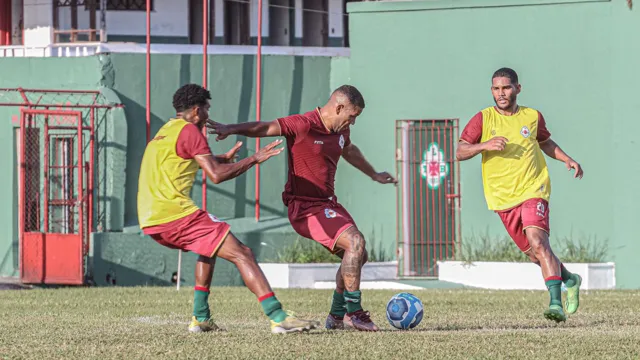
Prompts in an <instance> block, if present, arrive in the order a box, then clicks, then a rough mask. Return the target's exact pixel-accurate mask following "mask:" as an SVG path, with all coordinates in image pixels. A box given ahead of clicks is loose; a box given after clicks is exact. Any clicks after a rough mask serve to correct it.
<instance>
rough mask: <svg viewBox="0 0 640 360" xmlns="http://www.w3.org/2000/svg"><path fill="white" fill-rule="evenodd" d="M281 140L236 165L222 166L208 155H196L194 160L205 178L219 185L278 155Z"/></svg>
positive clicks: (280, 149) (280, 150)
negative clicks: (205, 175)
mask: <svg viewBox="0 0 640 360" xmlns="http://www.w3.org/2000/svg"><path fill="white" fill-rule="evenodd" d="M281 143H282V140H276V141H274V142H272V143H271V144H269V145H267V146H265V147H263V148H262V149H260V150H258V152H256V153H255V154H253V155H252V156H249V157H248V158H244V159H242V160H240V161H238V162H237V163H231V164H222V163H220V162H218V161H217V160H216V159H215V157H214V156H212V155H211V154H208V155H196V156H195V159H196V161H197V162H198V164H199V165H200V167H201V168H202V171H204V172H205V174H207V177H208V178H209V179H211V181H213V183H214V184H219V183H221V182H223V181H227V180H230V179H233V178H235V177H237V176H238V175H241V174H242V173H244V172H246V171H247V170H249V169H251V167H253V166H254V165H255V164H261V163H263V162H265V161H267V160H268V159H269V158H271V157H272V156H276V155H278V154H280V153H281V152H282V150H283V148H276V146H278V145H280V144H281Z"/></svg>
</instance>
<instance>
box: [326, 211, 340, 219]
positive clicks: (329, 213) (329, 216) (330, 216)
mask: <svg viewBox="0 0 640 360" xmlns="http://www.w3.org/2000/svg"><path fill="white" fill-rule="evenodd" d="M336 215H338V214H336V212H335V211H333V210H331V209H324V216H326V217H327V219H333V218H334V217H336Z"/></svg>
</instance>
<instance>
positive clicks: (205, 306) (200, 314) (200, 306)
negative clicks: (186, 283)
mask: <svg viewBox="0 0 640 360" xmlns="http://www.w3.org/2000/svg"><path fill="white" fill-rule="evenodd" d="M193 316H195V317H196V320H198V321H205V320H207V319H209V318H210V317H211V311H210V310H209V289H207V288H206V287H203V286H196V287H195V292H194V294H193Z"/></svg>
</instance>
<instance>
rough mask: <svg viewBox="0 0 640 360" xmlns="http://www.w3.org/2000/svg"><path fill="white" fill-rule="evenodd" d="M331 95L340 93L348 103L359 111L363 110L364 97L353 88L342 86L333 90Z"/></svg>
mask: <svg viewBox="0 0 640 360" xmlns="http://www.w3.org/2000/svg"><path fill="white" fill-rule="evenodd" d="M333 93H334V94H335V93H341V94H343V95H344V96H346V97H347V99H349V102H350V103H351V104H353V105H355V106H357V107H359V108H360V109H364V97H362V94H361V93H360V91H359V90H358V89H356V87H355V86H351V85H342V86H340V87H339V88H337V89H335V90H334V91H333Z"/></svg>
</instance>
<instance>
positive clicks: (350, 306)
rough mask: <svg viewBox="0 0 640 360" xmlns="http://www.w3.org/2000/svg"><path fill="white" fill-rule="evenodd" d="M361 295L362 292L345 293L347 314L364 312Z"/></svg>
mask: <svg viewBox="0 0 640 360" xmlns="http://www.w3.org/2000/svg"><path fill="white" fill-rule="evenodd" d="M360 295H361V294H360V290H356V291H345V292H344V300H345V301H346V302H347V314H353V313H354V312H356V311H358V310H362V302H361V301H360Z"/></svg>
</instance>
